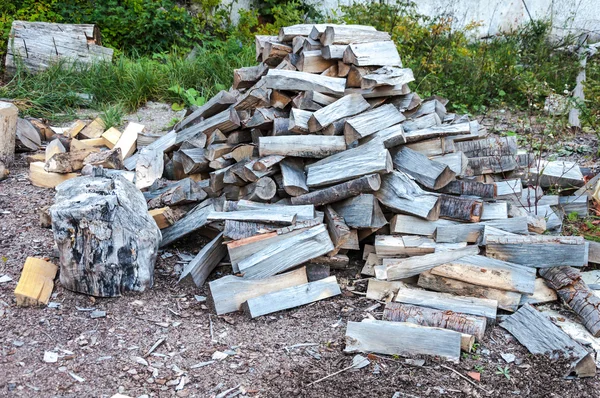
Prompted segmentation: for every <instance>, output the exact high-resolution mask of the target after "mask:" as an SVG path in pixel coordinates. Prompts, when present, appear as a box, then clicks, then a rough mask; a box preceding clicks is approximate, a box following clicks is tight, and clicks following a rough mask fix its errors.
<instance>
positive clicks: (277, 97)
mask: <svg viewBox="0 0 600 398" xmlns="http://www.w3.org/2000/svg"><path fill="white" fill-rule="evenodd" d="M290 102H292V98H291V97H290V96H288V95H286V94H284V93H283V92H281V91H277V90H272V91H271V106H272V107H274V108H276V109H285V107H286V106H288V104H289V103H290Z"/></svg>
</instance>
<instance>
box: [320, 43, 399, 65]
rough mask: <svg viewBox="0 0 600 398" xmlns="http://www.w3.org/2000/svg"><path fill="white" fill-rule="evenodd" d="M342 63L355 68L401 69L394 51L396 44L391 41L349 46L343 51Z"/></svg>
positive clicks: (397, 55)
mask: <svg viewBox="0 0 600 398" xmlns="http://www.w3.org/2000/svg"><path fill="white" fill-rule="evenodd" d="M328 44H332V43H328ZM343 61H344V62H345V63H347V64H353V65H356V66H398V67H402V61H400V55H399V54H398V49H396V44H395V43H394V42H393V41H374V42H369V43H359V44H349V45H348V48H347V49H346V51H344V58H343Z"/></svg>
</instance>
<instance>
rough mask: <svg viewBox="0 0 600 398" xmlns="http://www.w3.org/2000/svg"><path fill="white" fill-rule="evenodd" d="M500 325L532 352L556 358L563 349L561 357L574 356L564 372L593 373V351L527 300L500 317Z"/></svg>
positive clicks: (594, 373)
mask: <svg viewBox="0 0 600 398" xmlns="http://www.w3.org/2000/svg"><path fill="white" fill-rule="evenodd" d="M500 327H502V328H504V329H506V330H507V331H508V332H509V333H510V334H512V335H513V336H515V338H516V339H517V340H519V343H521V344H523V345H524V346H525V347H526V348H527V350H529V352H531V353H532V354H544V355H548V353H550V356H551V357H552V358H554V359H558V357H559V355H558V353H559V352H562V353H563V355H564V357H566V358H573V362H572V364H571V368H570V369H569V372H568V374H567V375H565V376H568V375H570V374H572V373H574V374H576V375H577V376H579V377H592V376H595V375H596V364H595V362H594V359H593V356H592V354H591V353H588V352H587V350H586V349H585V348H583V347H582V346H581V345H580V344H579V343H578V342H576V341H575V340H573V339H571V337H569V336H568V335H567V334H566V333H565V332H564V331H563V330H562V329H560V328H559V327H558V326H556V325H555V324H553V323H552V322H551V321H550V319H548V318H547V317H546V316H545V315H544V314H542V313H540V312H539V311H537V310H536V309H535V308H534V307H532V306H531V305H530V304H525V305H524V306H523V307H521V309H519V311H517V312H516V313H514V314H513V315H511V316H509V317H508V318H506V319H505V320H504V321H502V322H501V323H500Z"/></svg>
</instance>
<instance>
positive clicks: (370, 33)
mask: <svg viewBox="0 0 600 398" xmlns="http://www.w3.org/2000/svg"><path fill="white" fill-rule="evenodd" d="M388 40H391V37H390V34H389V33H387V32H379V31H377V30H374V29H364V27H363V26H360V25H358V26H356V25H334V26H327V28H325V32H323V34H322V35H321V37H320V41H321V43H322V44H323V45H324V46H328V45H330V44H354V43H371V42H376V41H388Z"/></svg>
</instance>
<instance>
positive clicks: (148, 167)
mask: <svg viewBox="0 0 600 398" xmlns="http://www.w3.org/2000/svg"><path fill="white" fill-rule="evenodd" d="M116 151H120V149H119V148H116ZM164 168H165V163H164V155H163V153H162V151H160V150H158V149H152V148H148V147H146V148H143V149H142V150H141V151H140V153H139V156H138V158H137V162H136V165H135V186H136V187H137V188H138V189H140V190H141V189H145V188H148V187H150V186H151V185H152V184H154V181H156V180H158V179H159V178H160V177H162V175H163V171H164Z"/></svg>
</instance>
